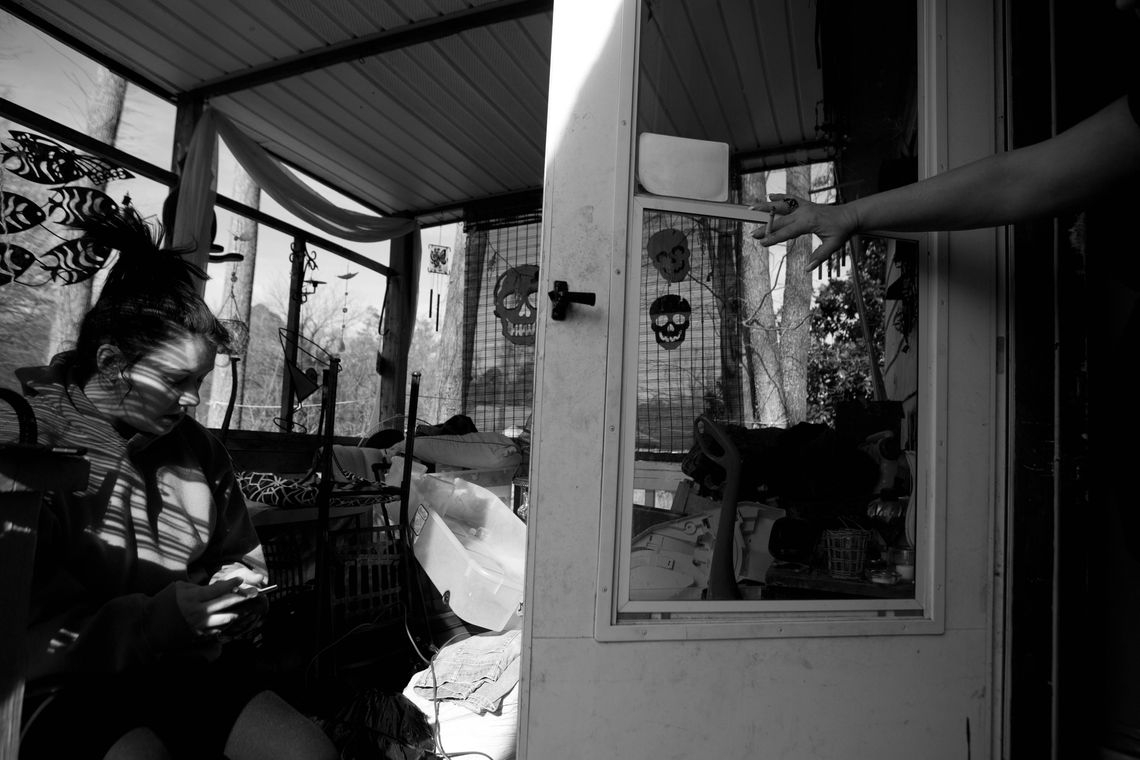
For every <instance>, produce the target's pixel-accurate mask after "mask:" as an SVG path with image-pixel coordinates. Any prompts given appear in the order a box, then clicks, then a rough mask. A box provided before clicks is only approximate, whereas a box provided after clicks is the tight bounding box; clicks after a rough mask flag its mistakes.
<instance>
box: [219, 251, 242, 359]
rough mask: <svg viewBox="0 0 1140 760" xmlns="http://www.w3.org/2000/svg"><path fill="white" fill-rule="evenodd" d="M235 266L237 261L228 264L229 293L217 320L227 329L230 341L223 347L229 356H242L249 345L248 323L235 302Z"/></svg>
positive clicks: (236, 276)
mask: <svg viewBox="0 0 1140 760" xmlns="http://www.w3.org/2000/svg"><path fill="white" fill-rule="evenodd" d="M237 268H238V265H237V263H233V264H231V265H230V294H229V296H228V297H227V299H226V303H225V305H224V306H223V307H222V316H221V318H220V319H219V320H218V321H219V322H221V323H222V324H223V325H224V326H225V328H226V330H227V331H229V334H230V342H229V345H227V346H226V347H225V348H226V353H228V354H229V355H230V356H231V357H233V356H243V355H244V354H245V349H246V347H247V346H248V345H249V325H248V324H246V322H245V320H243V319H242V314H241V308H240V307H239V306H238V302H237V292H236V289H237V280H238V275H237Z"/></svg>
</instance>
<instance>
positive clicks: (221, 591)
mask: <svg viewBox="0 0 1140 760" xmlns="http://www.w3.org/2000/svg"><path fill="white" fill-rule="evenodd" d="M174 596H175V599H177V601H178V609H179V610H180V611H181V612H182V616H183V617H184V618H185V619H186V622H187V624H188V625H189V626H190V628H191V629H192V630H193V631H194V632H195V633H196V634H198V635H199V636H207V635H215V634H220V633H223V632H224V633H225V634H226V636H227V637H228V636H234V635H237V634H239V633H242V632H243V631H246V630H248V629H249V628H250V627H252V626H253V625H254V623H256V622H257V621H258V620H259V619H260V618H261V616H262V615H264V614H265V611H266V610H267V609H269V601H268V600H267V599H266V598H265V597H263V596H261V595H260V594H259V593H258V591H257V589H256V588H255V587H253V586H252V585H243V577H242V576H240V575H239V576H233V577H231V578H227V579H226V580H220V581H215V582H213V583H211V584H209V585H208V586H199V585H198V584H196V583H187V582H185V581H176V582H175V584H174Z"/></svg>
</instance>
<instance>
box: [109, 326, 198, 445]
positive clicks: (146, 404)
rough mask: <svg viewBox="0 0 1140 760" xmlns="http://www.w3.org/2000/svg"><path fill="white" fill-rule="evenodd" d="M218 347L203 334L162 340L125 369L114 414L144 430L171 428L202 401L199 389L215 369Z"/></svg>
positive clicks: (139, 429) (156, 431)
mask: <svg viewBox="0 0 1140 760" xmlns="http://www.w3.org/2000/svg"><path fill="white" fill-rule="evenodd" d="M215 351H216V349H215V348H214V346H213V344H211V343H210V342H209V341H207V340H206V339H205V338H203V337H202V336H200V335H179V336H177V337H175V338H172V339H170V340H168V341H167V342H165V343H163V344H162V345H160V346H159V347H158V348H156V349H155V350H153V351H151V352H150V353H148V354H146V355H144V356H143V357H142V358H141V359H139V361H138V362H136V363H135V364H134V365H133V366H132V367H129V368H128V369H127V370H126V371H125V372H124V373H123V375H122V379H121V380H120V392H122V395H121V399H120V400H119V402H118V404H117V405H116V407H115V408H113V409H112V410H111V416H112V417H113V418H114V420H115V421H116V422H120V423H124V424H126V425H129V426H130V427H132V428H134V429H135V430H138V431H139V432H142V433H152V434H155V435H162V434H163V433H168V432H170V430H171V428H173V427H174V426H175V425H176V424H177V423H178V421H179V420H181V419H182V417H183V416H184V415H185V414H186V410H187V409H189V408H191V407H195V406H197V405H198V402H199V401H201V398H200V397H199V396H198V390H199V388H201V386H202V381H203V380H205V379H206V375H208V374H210V372H211V371H212V370H213V369H214V354H215ZM123 379H125V382H123Z"/></svg>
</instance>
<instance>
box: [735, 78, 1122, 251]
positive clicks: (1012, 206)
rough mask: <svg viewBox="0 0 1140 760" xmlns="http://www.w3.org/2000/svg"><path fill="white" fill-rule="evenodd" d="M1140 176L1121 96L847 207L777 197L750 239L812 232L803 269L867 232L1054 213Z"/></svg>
mask: <svg viewBox="0 0 1140 760" xmlns="http://www.w3.org/2000/svg"><path fill="white" fill-rule="evenodd" d="M1137 175H1140V125H1138V124H1137V123H1136V121H1135V119H1133V117H1132V114H1131V113H1130V111H1129V108H1128V101H1127V99H1126V98H1120V99H1119V100H1117V101H1115V102H1114V103H1112V104H1111V105H1109V106H1107V107H1105V108H1104V109H1102V110H1101V111H1099V112H1097V113H1096V114H1094V115H1092V116H1090V117H1089V118H1088V119H1085V120H1084V121H1082V122H1080V123H1079V124H1077V125H1075V126H1073V127H1072V128H1070V129H1068V130H1066V131H1065V132H1062V133H1061V134H1059V135H1057V136H1056V137H1053V138H1050V139H1048V140H1045V141H1043V142H1040V143H1037V144H1035V145H1030V146H1027V147H1025V148H1019V149H1018V150H1015V151H1011V152H1008V153H998V154H995V155H992V156H988V157H986V158H983V159H980V160H978V161H975V162H973V163H971V164H967V165H965V166H961V167H958V168H956V169H953V170H951V171H948V172H944V173H942V174H938V175H936V176H934V177H931V178H929V179H926V180H923V181H921V182H915V183H913V184H910V185H905V186H903V187H900V188H896V189H893V190H888V191H885V192H882V193H876V194H873V195H868V196H866V197H863V198H859V199H857V200H854V201H852V202H851V203H846V204H837V205H831V206H823V205H817V204H814V203H810V202H808V201H806V200H803V199H793V202H792V203H789V199H790V196H787V195H782V194H777V195H773V196H771V200H770V202H767V203H759V204H756V205H755V206H754V208H756V209H760V210H764V211H771V212H773V219H772V222H771V223H770V224H769V225H768V226H767V229H764V230H762V231H758V233H757V234H756V235H755V237H756V238H757V239H758V240H759V241H760V242H761V243H762V244H764V245H769V246H770V245H775V244H776V243H780V242H783V241H785V240H789V239H791V238H793V237H798V236H799V235H805V234H809V233H814V234H815V235H817V236H818V237H819V238H820V240H821V243H820V245H819V247H818V248H816V250H815V251H814V252H813V254H812V256H811V258H810V259H809V260H808V263H807V266H808V268H813V267H816V266H818V265H819V264H821V263H822V262H823V261H825V260H826V259H827V257H828V256H830V255H831V254H832V253H834V252H835V251H836V250H838V249H839V248H840V247H841V246H842V245H843V244H844V243H845V242H846V241H847V239H848V238H849V237H850V236H851V235H853V234H855V233H857V232H861V231H866V230H898V231H908V230H909V231H925V230H959V229H976V228H979V227H992V226H996V225H1000V224H1010V223H1013V222H1018V221H1023V220H1026V219H1031V218H1034V217H1039V216H1053V215H1055V214H1056V213H1058V212H1060V211H1062V210H1064V209H1070V208H1074V207H1077V206H1079V205H1081V204H1082V203H1087V202H1088V201H1090V200H1092V199H1093V198H1095V197H1097V196H1098V195H1099V194H1101V193H1103V192H1104V191H1105V190H1107V189H1109V188H1111V187H1112V186H1114V185H1116V184H1118V183H1120V182H1121V181H1123V180H1126V179H1128V178H1130V177H1135V176H1137Z"/></svg>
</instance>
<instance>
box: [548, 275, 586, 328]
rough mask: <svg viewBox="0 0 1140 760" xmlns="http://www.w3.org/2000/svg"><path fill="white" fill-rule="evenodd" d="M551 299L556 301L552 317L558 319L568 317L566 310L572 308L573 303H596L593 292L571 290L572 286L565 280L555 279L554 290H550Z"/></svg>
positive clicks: (551, 313) (551, 312)
mask: <svg viewBox="0 0 1140 760" xmlns="http://www.w3.org/2000/svg"><path fill="white" fill-rule="evenodd" d="M549 295H550V300H551V301H553V302H554V306H553V307H552V308H551V310H550V318H551V319H555V320H558V321H562V320H563V319H566V310H567V309H569V308H570V304H572V303H580V304H583V305H584V306H593V305H594V300H595V299H594V294H593V293H578V292H575V291H572V290H570V286H569V285H567V284H566V281H565V280H555V281H554V290H552V291H550V294H549Z"/></svg>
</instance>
